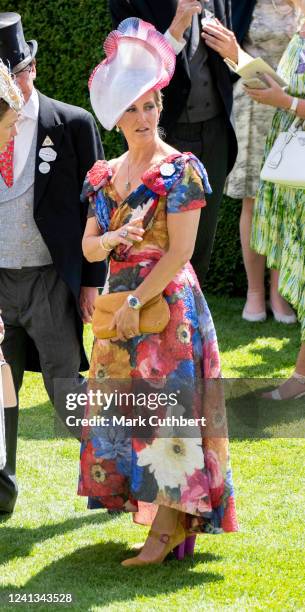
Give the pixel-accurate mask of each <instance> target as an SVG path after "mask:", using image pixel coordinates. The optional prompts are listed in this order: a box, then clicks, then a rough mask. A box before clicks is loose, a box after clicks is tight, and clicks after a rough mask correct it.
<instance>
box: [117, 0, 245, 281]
mask: <svg viewBox="0 0 305 612" xmlns="http://www.w3.org/2000/svg"><path fill="white" fill-rule="evenodd" d="M230 4H231V1H230V0H200V1H196V0H109V8H110V13H111V17H112V22H113V26H114V27H117V25H118V24H119V23H120V22H121V21H122V20H123V19H127V18H128V17H139V18H141V19H144V21H148V22H150V23H152V24H153V25H154V26H155V27H156V28H157V30H159V31H160V32H162V33H165V36H166V38H167V39H168V42H170V43H171V44H172V46H173V48H174V50H175V52H176V54H177V62H176V70H175V74H174V76H173V78H172V80H171V82H170V84H169V86H168V87H166V88H165V90H164V101H163V112H162V115H161V125H162V126H163V127H164V129H165V132H166V141H167V142H168V143H169V144H171V145H172V146H174V147H176V148H177V149H178V150H180V151H182V150H183V151H191V152H192V153H194V154H195V155H197V157H199V158H200V159H201V160H202V161H203V163H204V165H205V167H206V169H207V172H208V175H209V180H210V183H211V186H212V190H213V193H212V194H211V195H207V206H206V208H204V209H203V210H202V213H201V218H200V224H199V228H198V234H197V240H196V245H195V250H194V254H193V257H192V264H193V266H194V268H195V271H196V274H197V276H198V279H199V282H200V284H201V285H203V283H204V281H205V278H206V274H207V271H208V267H209V262H210V257H211V252H212V247H213V242H214V236H215V231H216V223H217V215H218V209H219V205H220V202H221V200H222V194H223V187H224V183H225V179H226V176H227V174H228V173H229V172H230V170H231V169H232V167H233V165H234V163H235V159H236V155H237V141H236V137H235V133H234V129H233V125H232V118H231V114H232V106H233V89H232V82H231V76H230V72H229V69H228V68H227V66H226V65H225V63H224V62H223V60H222V58H221V57H220V56H219V54H218V53H216V52H215V51H214V50H212V49H211V48H209V47H208V46H207V45H206V44H205V42H204V40H203V38H202V36H201V32H202V26H201V19H202V18H203V17H204V16H205V15H208V16H209V15H213V16H215V17H217V18H218V19H219V21H220V22H221V24H222V25H223V26H225V27H227V28H230V27H231V6H230ZM181 41H182V42H181ZM236 53H237V46H236ZM232 59H235V60H236V59H237V56H236V57H232Z"/></svg>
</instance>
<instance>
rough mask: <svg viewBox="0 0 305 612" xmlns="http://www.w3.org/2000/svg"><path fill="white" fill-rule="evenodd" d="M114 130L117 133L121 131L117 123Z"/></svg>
mask: <svg viewBox="0 0 305 612" xmlns="http://www.w3.org/2000/svg"><path fill="white" fill-rule="evenodd" d="M115 131H116V132H118V133H119V132H120V131H121V130H120V128H119V126H118V125H116V126H115Z"/></svg>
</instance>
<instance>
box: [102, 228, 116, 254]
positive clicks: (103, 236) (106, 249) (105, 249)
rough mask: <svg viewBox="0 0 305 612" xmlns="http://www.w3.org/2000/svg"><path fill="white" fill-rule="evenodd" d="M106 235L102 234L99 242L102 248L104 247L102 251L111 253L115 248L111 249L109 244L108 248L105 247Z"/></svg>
mask: <svg viewBox="0 0 305 612" xmlns="http://www.w3.org/2000/svg"><path fill="white" fill-rule="evenodd" d="M106 234H107V232H106ZM106 234H102V235H101V237H100V240H99V242H100V246H101V247H102V249H104V251H109V252H110V251H112V249H113V247H110V248H109V244H108V246H105V244H104V238H105V236H106Z"/></svg>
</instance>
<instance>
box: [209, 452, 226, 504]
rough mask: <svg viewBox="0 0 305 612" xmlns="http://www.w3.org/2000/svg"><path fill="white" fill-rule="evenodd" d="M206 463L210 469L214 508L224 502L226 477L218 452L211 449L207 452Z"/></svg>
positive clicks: (210, 487) (211, 494) (210, 485)
mask: <svg viewBox="0 0 305 612" xmlns="http://www.w3.org/2000/svg"><path fill="white" fill-rule="evenodd" d="M205 465H206V469H207V471H208V480H209V489H210V496H211V503H212V507H213V508H218V506H220V504H221V502H222V496H223V494H224V490H225V483H224V478H223V475H222V471H221V467H220V463H219V459H218V457H217V455H216V453H215V452H214V451H213V450H211V449H209V450H208V451H207V452H206V453H205Z"/></svg>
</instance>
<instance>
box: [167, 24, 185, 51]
mask: <svg viewBox="0 0 305 612" xmlns="http://www.w3.org/2000/svg"><path fill="white" fill-rule="evenodd" d="M164 37H165V38H166V40H167V42H168V43H169V44H170V45H171V47H172V48H173V49H174V51H175V54H176V55H179V53H180V52H181V51H182V49H183V48H184V47H185V45H186V40H183V41H180V40H177V39H176V38H175V37H174V36H173V35H172V34H171V33H170V31H169V30H166V32H165V33H164Z"/></svg>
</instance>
